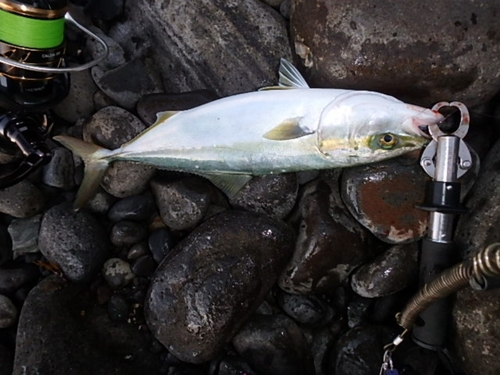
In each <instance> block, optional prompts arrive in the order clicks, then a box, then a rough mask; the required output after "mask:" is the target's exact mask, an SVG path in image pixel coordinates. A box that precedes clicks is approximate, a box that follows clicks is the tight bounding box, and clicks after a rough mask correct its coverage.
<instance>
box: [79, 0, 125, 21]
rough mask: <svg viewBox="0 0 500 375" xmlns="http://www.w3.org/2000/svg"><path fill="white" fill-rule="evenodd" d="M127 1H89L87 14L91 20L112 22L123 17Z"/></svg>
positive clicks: (86, 8) (86, 7)
mask: <svg viewBox="0 0 500 375" xmlns="http://www.w3.org/2000/svg"><path fill="white" fill-rule="evenodd" d="M124 2H125V0H112V1H106V2H102V1H99V0H89V1H88V2H87V3H86V4H85V8H84V10H85V14H87V15H88V16H89V17H91V18H95V19H98V20H103V21H111V20H113V19H115V18H118V17H120V16H121V14H122V12H123V6H124Z"/></svg>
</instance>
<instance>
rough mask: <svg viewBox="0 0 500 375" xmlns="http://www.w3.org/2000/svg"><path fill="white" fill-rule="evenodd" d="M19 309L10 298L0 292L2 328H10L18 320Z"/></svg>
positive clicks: (0, 323)
mask: <svg viewBox="0 0 500 375" xmlns="http://www.w3.org/2000/svg"><path fill="white" fill-rule="evenodd" d="M17 315H18V311H17V308H16V306H14V304H13V303H12V301H11V300H10V298H8V297H6V296H4V295H2V294H0V329H1V328H8V327H10V326H12V325H14V324H15V323H16V321H17Z"/></svg>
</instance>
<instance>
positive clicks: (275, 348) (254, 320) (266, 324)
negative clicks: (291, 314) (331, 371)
mask: <svg viewBox="0 0 500 375" xmlns="http://www.w3.org/2000/svg"><path fill="white" fill-rule="evenodd" d="M233 345H234V348H235V349H236V351H237V352H238V354H239V355H240V356H241V357H242V358H244V359H245V360H246V361H247V362H248V363H249V364H250V367H252V368H253V369H255V370H256V371H257V373H258V374H259V375H312V374H314V373H315V371H314V362H313V357H312V354H311V351H310V349H309V346H308V344H307V341H306V339H305V337H304V334H303V333H302V331H301V330H300V328H299V327H298V326H297V325H296V324H295V323H294V322H293V321H292V320H291V319H289V318H287V317H286V316H283V315H271V316H266V315H253V316H252V317H250V319H249V320H248V322H247V323H246V324H245V325H244V326H243V327H242V329H241V330H240V331H239V332H238V333H237V334H236V336H235V337H234V339H233Z"/></svg>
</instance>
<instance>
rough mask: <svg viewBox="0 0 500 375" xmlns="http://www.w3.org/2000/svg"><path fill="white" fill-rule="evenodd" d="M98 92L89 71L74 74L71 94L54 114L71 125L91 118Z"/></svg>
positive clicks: (56, 108) (55, 109)
mask: <svg viewBox="0 0 500 375" xmlns="http://www.w3.org/2000/svg"><path fill="white" fill-rule="evenodd" d="M97 90H99V88H98V87H97V86H96V84H95V83H94V80H93V79H92V76H91V75H90V71H89V70H84V71H81V72H72V73H71V87H70V90H69V94H68V96H66V97H65V98H64V99H63V100H62V101H61V102H60V103H59V104H57V105H56V106H55V107H54V113H56V114H57V115H58V116H60V117H61V118H63V119H64V120H66V121H68V122H70V123H74V122H76V120H78V119H79V118H80V117H90V116H91V115H92V113H94V111H95V107H94V100H93V96H94V94H95V92H96V91H97Z"/></svg>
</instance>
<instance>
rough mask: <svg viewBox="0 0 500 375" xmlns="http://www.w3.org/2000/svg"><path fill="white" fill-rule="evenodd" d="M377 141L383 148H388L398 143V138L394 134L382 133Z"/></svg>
mask: <svg viewBox="0 0 500 375" xmlns="http://www.w3.org/2000/svg"><path fill="white" fill-rule="evenodd" d="M377 143H378V145H379V146H380V147H381V148H383V149H384V150H389V149H391V148H393V147H394V146H396V144H397V143H398V138H397V137H396V136H395V135H394V134H391V133H384V134H381V135H379V137H378V140H377Z"/></svg>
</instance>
